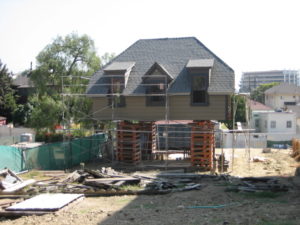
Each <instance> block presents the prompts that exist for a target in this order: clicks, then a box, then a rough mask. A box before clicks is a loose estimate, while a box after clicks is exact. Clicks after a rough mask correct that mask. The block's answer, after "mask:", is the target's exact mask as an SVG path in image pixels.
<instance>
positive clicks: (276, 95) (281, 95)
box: [265, 83, 300, 109]
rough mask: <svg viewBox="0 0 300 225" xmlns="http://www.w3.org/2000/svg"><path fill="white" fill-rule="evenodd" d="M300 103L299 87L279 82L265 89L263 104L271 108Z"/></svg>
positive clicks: (285, 107)
mask: <svg viewBox="0 0 300 225" xmlns="http://www.w3.org/2000/svg"><path fill="white" fill-rule="evenodd" d="M299 103H300V87H298V86H296V85H295V84H289V83H281V84H279V85H277V86H274V87H272V88H270V89H268V90H266V91H265V104H266V105H267V106H269V107H271V108H273V109H287V108H288V106H291V105H298V104H299Z"/></svg>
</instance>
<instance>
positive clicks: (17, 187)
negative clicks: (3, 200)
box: [2, 179, 36, 193]
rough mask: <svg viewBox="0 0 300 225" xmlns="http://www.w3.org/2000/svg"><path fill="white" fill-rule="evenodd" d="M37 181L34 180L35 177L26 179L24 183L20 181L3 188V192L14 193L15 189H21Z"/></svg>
mask: <svg viewBox="0 0 300 225" xmlns="http://www.w3.org/2000/svg"><path fill="white" fill-rule="evenodd" d="M35 182H36V180H34V179H30V180H25V181H23V182H22V183H18V184H16V185H14V186H12V187H9V188H6V189H4V190H2V193H13V192H15V191H18V190H21V189H22V188H24V187H26V186H28V185H31V184H34V183H35Z"/></svg>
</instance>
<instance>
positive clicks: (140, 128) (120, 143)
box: [116, 121, 152, 164]
mask: <svg viewBox="0 0 300 225" xmlns="http://www.w3.org/2000/svg"><path fill="white" fill-rule="evenodd" d="M151 129H152V123H144V122H140V123H130V122H127V121H122V122H119V123H118V130H117V152H116V156H117V160H118V161H122V162H128V163H134V164H136V163H139V162H140V161H141V159H142V155H143V156H145V158H147V156H149V155H151V152H152V149H151V144H152V135H151Z"/></svg>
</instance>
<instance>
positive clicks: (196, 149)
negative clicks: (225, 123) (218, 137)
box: [191, 121, 215, 170]
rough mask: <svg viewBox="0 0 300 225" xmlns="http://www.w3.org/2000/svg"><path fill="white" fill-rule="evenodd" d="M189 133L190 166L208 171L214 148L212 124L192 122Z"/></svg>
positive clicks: (208, 122) (209, 122)
mask: <svg viewBox="0 0 300 225" xmlns="http://www.w3.org/2000/svg"><path fill="white" fill-rule="evenodd" d="M191 126H192V133H191V163H192V166H198V167H200V168H203V169H206V170H210V169H211V168H212V163H213V150H214V146H215V137H214V124H213V123H212V122H211V121H199V122H193V123H192V124H191Z"/></svg>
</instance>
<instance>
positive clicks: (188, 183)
mask: <svg viewBox="0 0 300 225" xmlns="http://www.w3.org/2000/svg"><path fill="white" fill-rule="evenodd" d="M179 175H180V174H179ZM181 176H182V177H181V178H180V177H176V176H175V177H174V176H173V177H172V176H168V177H166V176H164V175H158V177H150V176H146V175H143V174H133V175H129V174H124V173H120V172H117V171H115V170H113V169H111V168H104V167H103V168H102V169H100V170H91V169H82V170H76V171H74V172H72V173H70V174H69V175H68V176H67V177H66V178H65V179H63V180H57V179H50V180H45V181H41V182H37V183H36V184H35V185H33V186H32V187H31V188H29V189H27V191H26V194H38V193H84V194H85V195H87V196H89V195H90V196H96V195H104V196H107V195H123V194H164V193H169V192H175V191H187V190H193V189H200V188H201V187H202V186H201V184H200V183H199V180H197V179H195V177H190V176H189V175H188V174H181Z"/></svg>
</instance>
